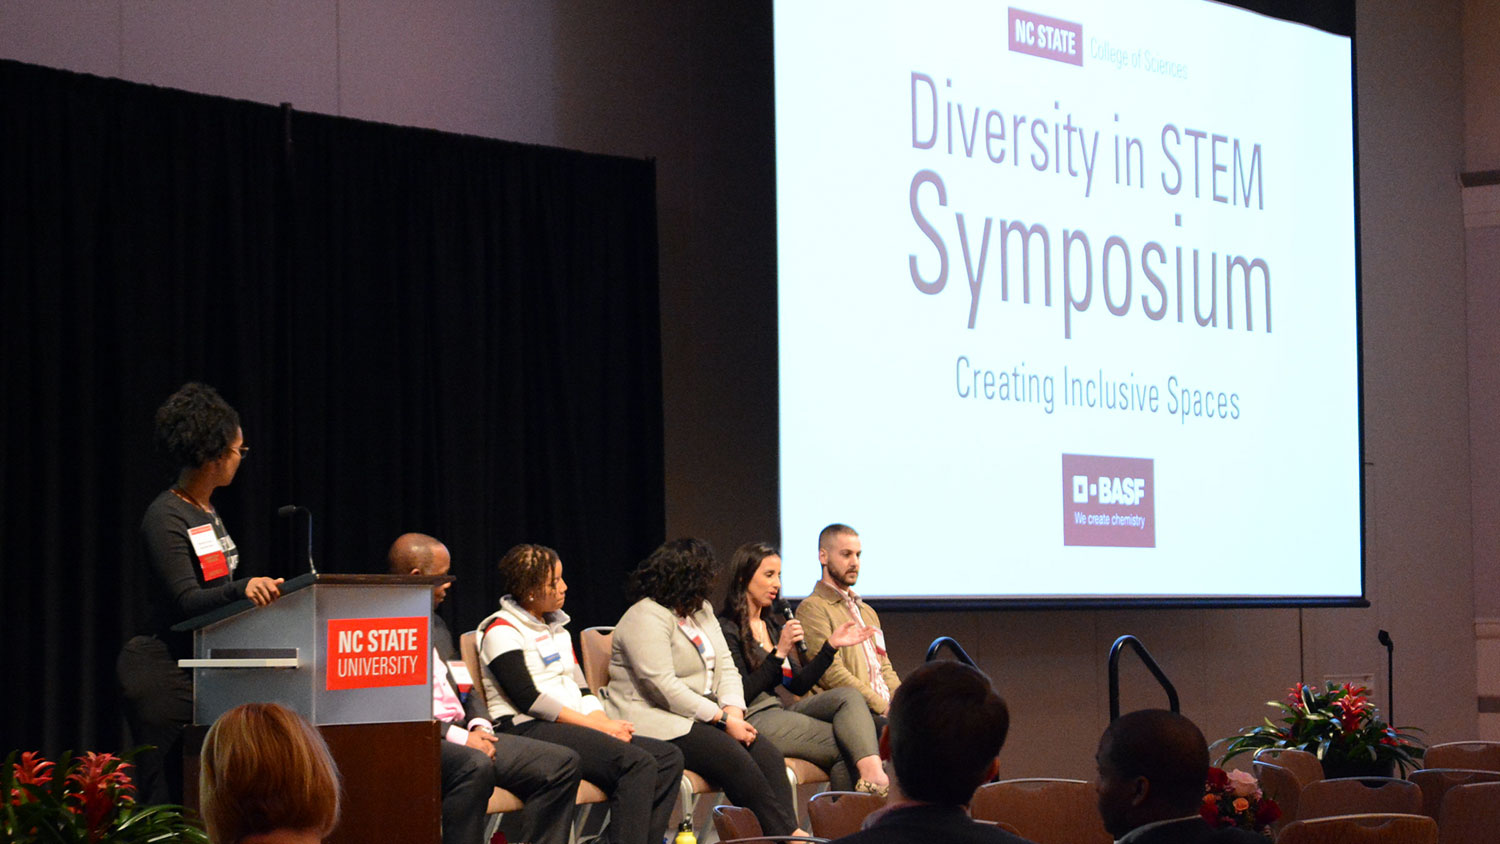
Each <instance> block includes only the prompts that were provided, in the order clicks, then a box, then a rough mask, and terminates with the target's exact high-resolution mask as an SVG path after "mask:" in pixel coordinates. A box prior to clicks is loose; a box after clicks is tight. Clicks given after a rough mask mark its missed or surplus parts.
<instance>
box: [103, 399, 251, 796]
mask: <svg viewBox="0 0 1500 844" xmlns="http://www.w3.org/2000/svg"><path fill="white" fill-rule="evenodd" d="M155 422H156V424H155V437H156V444H157V446H158V447H159V448H160V449H161V450H162V451H163V452H164V453H165V454H166V455H167V456H168V457H170V458H172V459H173V460H174V461H175V462H176V463H177V465H178V467H179V471H178V474H177V482H176V483H175V484H174V485H173V486H172V487H171V488H169V489H167V490H165V491H163V492H162V493H161V494H160V495H158V496H156V499H155V500H153V501H152V502H151V505H150V506H149V507H147V508H146V515H145V517H144V518H142V519H141V543H142V546H143V549H144V557H145V565H146V572H147V576H146V578H145V579H146V581H147V582H148V587H147V594H148V605H147V613H146V620H145V623H144V624H142V625H141V627H140V630H139V632H138V634H137V635H136V636H134V637H133V638H131V639H130V641H128V642H126V643H125V647H124V648H122V649H121V651H120V657H119V659H118V660H117V661H116V663H115V670H116V673H117V674H118V675H119V678H120V685H121V687H122V690H123V692H124V697H125V720H126V721H127V723H129V725H130V733H131V740H132V741H133V742H135V743H136V744H149V745H152V746H153V749H151V750H147V751H144V752H142V753H141V754H140V755H139V756H137V757H136V760H135V761H136V787H137V789H138V791H139V793H140V798H141V801H142V802H143V803H167V802H171V803H179V802H181V801H182V730H183V727H185V726H187V724H188V723H189V722H191V721H192V718H193V680H192V675H191V674H190V673H189V672H188V671H187V670H186V669H183V668H179V667H177V660H179V659H185V658H188V657H190V656H192V636H191V634H189V633H173V632H171V627H172V625H174V624H177V623H178V622H181V621H185V620H187V619H189V618H192V617H193V616H196V615H200V614H202V613H205V612H208V611H209V610H213V609H217V608H218V607H222V606H224V605H226V604H230V603H233V602H234V601H238V600H240V599H241V598H248V599H250V601H252V602H253V603H254V604H255V605H256V606H261V607H263V606H265V605H267V604H269V603H271V602H272V601H274V600H276V598H277V597H279V596H280V594H281V593H280V590H279V588H278V587H279V584H280V583H281V580H280V579H279V578H277V579H274V580H273V579H271V578H269V577H252V578H249V579H248V580H235V579H234V572H235V569H237V568H238V567H239V562H240V555H239V549H238V548H237V547H236V546H235V544H234V540H233V539H232V538H230V536H229V531H228V530H227V529H226V528H225V527H224V522H223V520H222V519H220V518H219V513H218V511H217V510H215V509H214V507H213V504H211V503H210V501H209V498H210V497H211V496H212V495H213V492H214V490H216V489H218V488H219V487H222V486H228V485H229V483H230V482H231V481H233V480H234V475H235V472H237V471H239V468H240V461H241V460H243V459H244V457H245V454H246V453H247V452H248V451H249V449H248V448H247V447H246V446H245V437H244V433H243V432H242V431H241V430H240V417H239V414H238V413H236V412H235V410H234V408H232V407H230V406H229V403H228V402H226V401H224V399H223V398H222V397H221V396H220V395H219V394H218V392H216V391H215V390H214V388H212V387H210V386H208V385H206V384H198V383H189V384H184V385H183V386H182V387H181V388H180V389H179V390H178V391H177V392H175V393H173V394H172V395H171V396H169V397H168V398H167V400H166V402H165V403H163V404H162V406H161V407H160V408H158V409H157V411H156V420H155Z"/></svg>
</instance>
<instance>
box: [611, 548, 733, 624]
mask: <svg viewBox="0 0 1500 844" xmlns="http://www.w3.org/2000/svg"><path fill="white" fill-rule="evenodd" d="M714 567H715V566H714V552H713V549H712V548H710V547H709V546H708V543H707V542H704V541H703V540H701V539H674V540H672V541H670V542H666V543H664V544H662V546H661V547H660V548H657V549H656V550H655V551H652V552H651V556H649V557H647V558H646V559H645V560H643V561H641V564H640V565H638V566H636V568H635V571H633V572H631V573H630V579H629V580H628V581H627V582H626V584H625V595H626V597H627V598H629V599H630V600H632V601H639V600H640V599H642V598H650V599H651V600H653V601H655V602H657V603H658V604H661V605H662V606H664V607H666V608H667V609H670V610H672V611H673V612H675V613H677V614H678V615H680V616H687V615H691V614H692V613H695V612H697V611H698V609H699V608H700V607H702V605H703V602H704V601H705V600H706V599H707V598H708V590H709V587H710V586H712V585H713V580H714Z"/></svg>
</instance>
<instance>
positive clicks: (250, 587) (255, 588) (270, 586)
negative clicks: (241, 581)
mask: <svg viewBox="0 0 1500 844" xmlns="http://www.w3.org/2000/svg"><path fill="white" fill-rule="evenodd" d="M285 579H286V578H282V577H278V578H276V579H275V580H272V579H271V578H269V577H252V578H250V582H249V583H246V584H245V597H246V598H249V599H250V603H252V604H254V605H256V606H257V607H263V606H265V605H266V604H269V603H271V602H272V601H274V600H276V599H277V598H280V597H281V584H282V582H283V581H284V580H285Z"/></svg>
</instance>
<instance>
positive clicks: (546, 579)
mask: <svg viewBox="0 0 1500 844" xmlns="http://www.w3.org/2000/svg"><path fill="white" fill-rule="evenodd" d="M499 570H500V594H502V595H509V596H510V597H511V598H512V599H513V600H515V602H516V603H518V604H520V605H521V606H523V607H525V608H526V609H527V610H528V611H531V612H532V613H533V614H534V615H536V616H537V617H539V618H540V617H541V616H543V615H545V614H546V613H549V612H555V611H557V610H560V609H562V605H563V600H564V597H565V596H566V595H567V592H568V585H567V584H566V583H564V582H563V579H562V558H560V557H558V556H557V552H556V551H554V550H552V549H551V548H548V547H547V546H545V545H532V544H529V543H523V544H521V545H517V546H515V547H514V548H512V549H510V550H509V551H506V552H505V556H504V557H501V558H500V565H499Z"/></svg>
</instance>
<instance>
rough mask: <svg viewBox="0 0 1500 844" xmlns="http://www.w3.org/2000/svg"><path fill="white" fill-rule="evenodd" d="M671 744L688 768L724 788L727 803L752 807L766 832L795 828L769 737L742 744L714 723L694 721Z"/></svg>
mask: <svg viewBox="0 0 1500 844" xmlns="http://www.w3.org/2000/svg"><path fill="white" fill-rule="evenodd" d="M672 743H673V744H675V745H677V747H678V749H680V750H681V751H682V758H683V760H684V761H686V762H687V766H688V767H689V768H691V769H692V770H694V771H696V772H697V773H698V774H700V775H702V777H703V778H704V779H706V780H708V781H709V782H711V783H713V784H714V785H717V786H719V787H720V788H722V789H724V795H725V796H726V797H728V798H729V802H731V803H733V804H735V805H736V806H744V807H745V808H746V809H749V810H750V811H752V812H754V813H755V817H756V819H758V820H759V821H760V828H761V831H762V832H764V833H765V834H766V835H791V834H792V832H793V831H794V830H795V829H796V828H797V818H796V817H795V816H794V815H793V814H792V786H791V783H789V782H788V781H787V778H786V758H785V757H783V756H782V755H781V751H780V750H777V749H776V745H774V744H772V743H771V742H770V741H769V740H767V739H759V738H758V739H756V740H755V741H754V742H751V744H750V746H749V747H748V748H747V747H745V746H744V745H743V744H740V743H739V742H737V741H735V740H734V739H732V738H730V737H729V734H728V733H726V732H724V731H723V730H720V729H719V728H718V727H711V726H709V725H708V724H705V723H703V722H701V721H694V722H693V726H692V727H690V728H689V729H688V731H687V734H686V735H682V736H678V737H677V738H674V739H672Z"/></svg>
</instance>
